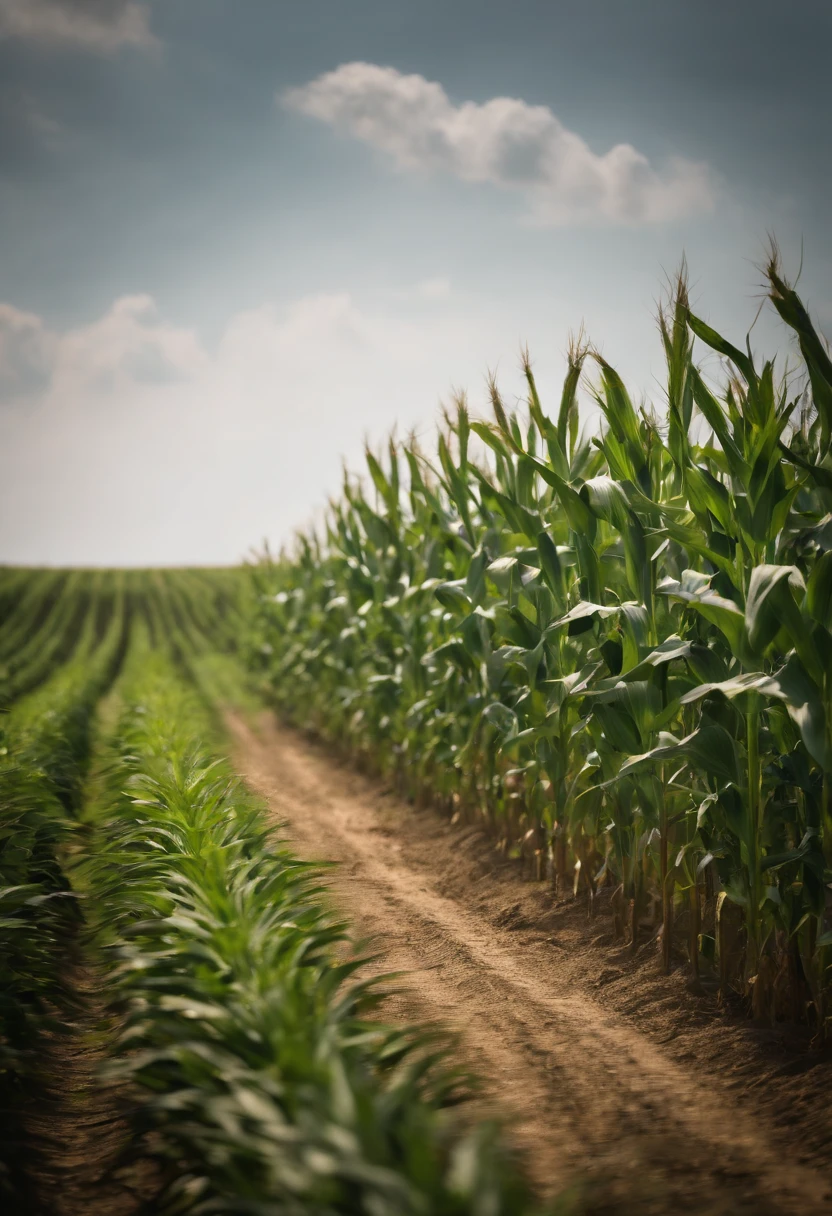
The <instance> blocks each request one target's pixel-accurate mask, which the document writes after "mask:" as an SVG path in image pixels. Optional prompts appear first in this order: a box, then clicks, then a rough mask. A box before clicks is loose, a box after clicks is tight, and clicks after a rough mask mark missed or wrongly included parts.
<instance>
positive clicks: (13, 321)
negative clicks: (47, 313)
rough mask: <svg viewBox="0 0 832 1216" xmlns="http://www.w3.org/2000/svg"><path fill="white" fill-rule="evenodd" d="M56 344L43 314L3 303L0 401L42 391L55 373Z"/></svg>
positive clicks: (0, 344) (0, 317) (1, 309)
mask: <svg viewBox="0 0 832 1216" xmlns="http://www.w3.org/2000/svg"><path fill="white" fill-rule="evenodd" d="M54 347H55V339H54V336H53V335H51V334H49V333H48V332H47V330H46V327H45V326H44V324H43V322H42V321H41V319H40V317H36V316H34V315H33V314H32V313H28V312H21V311H20V310H19V309H17V308H13V307H12V306H11V304H2V303H0V401H3V400H6V401H14V400H17V399H18V398H21V397H32V396H35V395H37V394H38V393H41V392H43V390H44V389H45V388H46V387H47V385H48V384H49V381H50V379H51V376H52V366H53V360H54Z"/></svg>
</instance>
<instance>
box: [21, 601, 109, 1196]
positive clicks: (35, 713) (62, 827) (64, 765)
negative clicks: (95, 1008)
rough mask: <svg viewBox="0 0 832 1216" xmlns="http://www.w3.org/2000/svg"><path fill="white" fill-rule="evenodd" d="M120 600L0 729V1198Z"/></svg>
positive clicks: (62, 1004) (55, 964) (54, 948)
mask: <svg viewBox="0 0 832 1216" xmlns="http://www.w3.org/2000/svg"><path fill="white" fill-rule="evenodd" d="M127 627H128V619H127V611H126V604H125V599H124V596H123V595H122V596H121V597H120V598H119V601H118V603H117V605H116V607H115V610H114V612H113V615H112V618H111V620H110V623H109V626H108V628H107V630H106V633H105V635H104V637H103V638H102V639H101V642H100V645H99V646H98V647H97V648H96V649H95V651H94V653H92V652H91V653H85V654H82V655H81V656H80V657H79V658H78V659H77V661H75V662H72V663H69V664H68V665H67V666H66V667H64V668H62V669H61V670H60V671H59V672H58V673H57V675H55V676H54V677H53V679H51V680H50V681H49V682H48V683H46V684H45V685H44V686H43V687H42V688H40V689H39V690H38V691H37V692H35V693H33V694H32V695H31V696H29V697H27V698H24V699H23V700H22V701H21V702H20V703H19V704H18V705H17V706H16V707H15V708H14V709H13V710H12V712H11V713H10V714H9V715H8V716H7V717H6V719H5V721H4V722H3V731H2V734H0V743H1V744H2V746H1V747H0V1129H2V1130H1V1133H0V1134H2V1137H3V1144H4V1153H3V1157H2V1162H1V1163H0V1195H3V1194H6V1197H7V1198H8V1199H9V1201H10V1202H11V1201H17V1202H19V1201H20V1188H21V1186H22V1185H23V1183H22V1181H21V1178H20V1176H19V1173H20V1170H21V1169H22V1168H23V1165H24V1163H25V1152H24V1151H23V1150H24V1149H25V1145H24V1144H22V1142H21V1131H22V1128H21V1123H20V1109H21V1106H22V1104H23V1102H24V1099H25V1098H27V1097H28V1096H31V1091H32V1086H33V1084H35V1083H37V1082H38V1081H39V1080H42V1078H41V1077H40V1069H39V1060H40V1055H41V1053H40V1043H41V1036H42V1034H43V1033H44V1030H45V1029H46V1028H47V1027H49V1026H50V1025H53V1026H54V1025H55V1024H56V1019H59V1018H60V1015H61V1013H62V1012H64V1013H65V1012H66V1010H67V1008H68V1006H69V1005H70V1004H71V991H70V989H69V987H68V986H67V983H66V974H65V962H66V944H67V940H68V939H69V938H70V937H71V936H72V935H73V933H74V932H75V929H76V928H77V925H78V923H79V912H78V907H77V903H76V901H75V899H74V896H73V893H72V889H71V885H70V883H69V881H68V878H67V876H66V873H65V868H64V852H65V849H66V846H67V843H68V841H69V839H70V838H71V835H72V832H73V830H74V828H75V826H76V824H75V815H76V814H77V811H78V809H79V806H80V803H81V798H82V792H83V783H84V777H85V773H86V770H87V765H88V762H89V757H90V750H91V745H92V732H93V719H94V713H95V707H96V704H97V702H98V700H99V698H100V697H101V695H102V694H103V693H104V692H105V691H106V689H107V688H108V687H109V685H110V684H111V683H112V680H113V679H114V677H115V675H116V672H117V671H118V668H119V665H120V663H121V658H122V655H123V653H124V647H125V645H126V639H127Z"/></svg>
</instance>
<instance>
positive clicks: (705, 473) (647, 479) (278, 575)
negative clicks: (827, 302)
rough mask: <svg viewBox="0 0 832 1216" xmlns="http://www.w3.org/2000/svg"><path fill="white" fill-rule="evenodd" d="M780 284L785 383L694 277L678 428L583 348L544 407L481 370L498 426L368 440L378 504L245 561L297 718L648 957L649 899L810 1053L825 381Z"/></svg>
mask: <svg viewBox="0 0 832 1216" xmlns="http://www.w3.org/2000/svg"><path fill="white" fill-rule="evenodd" d="M767 283H768V299H769V301H770V303H771V305H773V307H774V308H775V309H776V311H777V313H778V314H779V316H780V318H782V321H783V322H785V325H786V327H787V328H788V330H789V331H790V333H791V335H792V337H793V339H795V341H796V345H797V347H798V349H799V356H800V367H799V369H798V372H799V374H795V373H794V372H789V371H788V369H785V370H783V371H779V370H777V369H776V367H775V362H774V360H768V361H765V362H764V363H763V364H762V366H759V365H758V362H757V361H756V360H755V358H754V356H753V354H752V351H751V347H750V345H749V344H748V342H746V349H744V350H743V349H741V348H740V347H739V346H735V345H733V344H732V343H731V342H729V341H728V340H727V339H725V338H724V337H722V336H721V335H720V334H719V333H717V332H715V331H714V330H713V329H712V328H710V327H709V326H708V325H707V324H706V323H705V322H704V321H703V320H701V319H700V318H698V317H697V316H696V315H694V314H693V313H692V312H691V310H690V307H689V302H688V294H687V289H686V280H685V273H684V268H683V270H682V272H681V273H680V275H679V276H678V280H677V282H676V285H675V289H674V291H673V293H672V298H671V299H670V300H669V301H668V303H667V305H666V306H665V307H664V308H663V310H662V312H661V316H660V335H661V341H662V344H663V349H664V354H665V358H666V366H667V381H666V385H667V387H666V397H667V400H666V406H665V409H664V413H663V414H661V415H660V414H659V413H657V412H655V411H653V410H651V409H649V408H647V407H645V406H642V407H640V408H637V407H636V406H635V405H634V403H633V401H632V399H631V397H630V396H629V394H628V392H627V389H626V387H625V385H624V383H623V381H622V379H621V377H620V376H619V375H618V374H617V373H616V371H615V369H614V368H613V367H612V366H610V364H609V363H608V362H607V361H606V360H605V359H604V358H603V357H602V356H601V355H600V354H599V353H598V351H597V350H595V349H594V348H593V347H592V346H591V345H590V344H589V343H588V342H586V341H585V340H584V339H583V338H580V339H578V340H576V341H575V342H573V344H572V346H571V348H570V350H569V356H568V372H567V375H566V378H565V381H564V384H563V391H562V394H561V398H560V401H559V403H558V404H557V410H556V412H555V413H554V414H553V416H552V417H550V416H549V415H548V414H547V413H546V412H545V410H544V406H543V403H542V402H541V400H540V398H539V395H538V390H537V387H536V384H535V377H534V373H533V370H532V366H531V362H530V360H529V357H528V353H526V354H525V355H524V358H523V371H524V374H525V381H526V384H527V388H528V397H527V402H526V408H525V410H524V411H522V412H520V411H516V410H511V409H509V408H508V407H507V405H506V404H505V403H504V401H503V399H502V397H501V395H500V391H499V387H498V385H497V383H496V380H495V379H494V378H493V377H492V378H490V380H489V394H490V401H491V406H492V409H493V416H494V419H493V421H491V422H487V421H481V420H477V419H475V418H473V417H472V415H471V413H470V411H469V408H468V406H467V403H466V400H465V398H464V397H458V398H457V399H456V400H455V402H454V408H453V409H451V410H446V411H445V416H444V422H443V425H442V427H441V428H440V430H439V434H438V437H437V441H436V447H435V452H432V453H431V454H429V455H428V454H426V453H425V452H424V451H423V450H421V448H420V446H419V444H418V443H417V442H416V441H415V440H411V441H409V442H405V443H396V442H393V441H391V442H390V444H389V449H388V451H387V453H386V456H384V457H379V456H376V455H374V454H373V453H372V452H371V451H370V450H368V451H367V453H366V462H367V470H368V474H369V484H367V483H366V482H363V483H362V481H361V480H360V479H358V478H356V477H354V476H351V475H349V474H345V478H344V485H343V493H342V495H341V497H340V498H339V499H338V500H337V501H332V502H331V503H330V505H329V509H328V514H327V518H326V523H325V526H324V527H323V528H322V529H320V530H319V531H311V532H309V533H308V534H305V535H301V536H300V537H299V538H298V541H297V545H296V547H295V549H294V550H293V551H292V552H289V553H287V552H282V553H281V554H280V555H279V556H278V557H272V556H271V555H270V554H268V553H266V554H265V555H264V556H263V559H262V561H261V562H260V563H259V564H258V565H257V566H255V568H254V579H255V585H256V617H255V628H254V631H253V634H252V636H251V639H250V646H249V657H250V660H251V662H252V663H253V664H254V665H255V666H256V667H257V668H258V669H259V670H260V671H261V672H262V673H264V675H265V676H266V678H267V682H268V684H269V687H270V688H271V695H272V697H273V699H274V701H275V702H276V704H277V705H278V706H279V707H280V709H281V711H283V712H284V713H285V714H286V715H287V716H288V717H289V718H291V719H292V720H294V721H296V722H298V723H300V724H302V725H304V726H305V727H308V728H311V729H312V730H314V731H315V732H317V733H318V734H319V735H321V736H323V737H325V738H327V739H330V740H333V741H337V743H338V744H339V745H341V746H342V747H343V748H344V749H345V750H346V751H347V752H348V753H349V754H350V755H352V756H354V757H356V758H358V759H359V760H360V761H361V762H362V763H363V764H365V765H366V766H369V767H371V768H372V769H373V770H375V771H377V772H380V773H383V774H385V775H386V776H388V777H390V778H392V779H393V780H395V782H396V783H397V785H398V787H399V789H400V790H402V791H403V792H404V793H406V794H407V795H408V796H409V797H410V798H411V800H427V799H430V800H433V801H439V802H440V803H441V804H443V805H445V806H446V807H447V809H448V810H449V811H450V812H453V813H456V814H458V815H460V816H463V817H467V818H469V819H471V820H472V821H476V822H480V823H484V824H485V825H487V826H488V828H489V830H490V831H492V832H493V834H494V836H495V837H496V838H497V841H498V844H499V847H501V848H502V849H503V850H504V851H505V852H507V853H509V854H513V855H515V856H524V857H526V858H527V859H528V863H529V865H530V866H531V867H532V868H533V872H534V875H535V877H536V878H537V879H538V880H540V881H549V882H551V883H552V884H553V886H554V888H555V890H556V892H557V894H558V895H559V896H561V897H578V896H580V897H582V898H584V899H585V900H586V901H587V904H588V907H589V910H590V913H592V912H593V911H594V910H596V909H597V907H598V906H599V901H601V900H608V901H609V905H610V907H611V909H612V914H613V922H614V925H615V929H616V933H617V935H618V936H619V938H620V939H621V940H629V942H630V943H631V945H632V947H633V949H635V948H636V947H637V945H638V943H639V939H640V933H642V932H643V928H642V927H643V925H644V923H645V920H647V919H649V915H648V914H649V912H650V909H651V908H655V909H656V917H655V919H656V920H657V922H658V924H659V925H660V930H659V934H658V938H659V942H660V945H661V959H662V964H663V966H664V968H665V969H670V968H671V967H672V966H673V964H674V960H675V959H677V958H681V959H684V960H686V964H687V966H688V967H689V968H690V970H691V972H692V973H693V976H694V979H696V978H697V977H700V976H702V975H704V974H705V973H706V972H707V973H708V974H718V976H719V982H720V992H721V996H722V997H723V998H727V997H728V996H729V994H730V993H732V992H733V993H735V994H736V995H737V996H738V997H739V998H740V999H742V1000H744V1001H745V1002H746V1004H747V1007H748V1009H749V1012H751V1013H753V1014H754V1016H755V1017H757V1018H760V1019H763V1020H774V1019H778V1018H782V1019H790V1020H795V1019H797V1020H801V1019H806V1020H808V1021H809V1022H810V1023H811V1024H812V1025H813V1026H814V1027H815V1030H816V1033H817V1034H818V1036H821V1037H822V1036H823V1035H825V1034H826V1033H827V1032H828V1029H829V1024H830V1018H832V1009H830V1003H829V998H830V966H831V965H832V904H831V903H830V895H829V890H830V885H829V884H830V878H832V514H831V513H830V511H831V510H832V454H830V441H831V439H832V361H830V358H829V355H828V353H827V349H826V346H825V344H824V342H823V340H822V339H821V337H820V336H819V334H818V333H817V331H816V329H815V328H814V326H813V324H812V322H811V320H810V317H809V315H808V313H807V311H806V309H805V308H804V306H803V304H802V302H801V300H800V298H799V296H798V295H797V294H796V292H795V291H794V289H793V288H792V287H791V286H790V285H789V284H788V283H787V282H786V280H785V278H784V277H783V273H782V271H781V269H780V266H779V262H778V259H777V256H776V254H773V255H772V257H771V259H770V261H769V263H768V265H767ZM697 344H698V348H697ZM697 350H698V351H702V350H707V351H710V352H716V354H717V355H718V356H720V357H721V359H722V361H723V366H724V378H723V383H722V385H721V387H719V388H717V387H716V386H714V385H712V384H711V383H709V381H708V379H707V378H706V377H705V375H704V374H703V373H702V372H701V371H700V369H699V366H698V363H697V357H698V356H697ZM590 371H592V372H593V374H589V373H590ZM582 383H588V384H589V385H590V392H591V395H592V398H593V401H594V404H595V406H597V409H598V411H599V418H600V420H601V425H600V426H598V427H596V428H595V430H596V433H594V434H593V433H592V429H591V428H590V429H589V430H586V429H585V430H583V431H582V430H581V427H580V419H579V412H578V392H579V386H580V385H581V384H582ZM697 436H698V437H697Z"/></svg>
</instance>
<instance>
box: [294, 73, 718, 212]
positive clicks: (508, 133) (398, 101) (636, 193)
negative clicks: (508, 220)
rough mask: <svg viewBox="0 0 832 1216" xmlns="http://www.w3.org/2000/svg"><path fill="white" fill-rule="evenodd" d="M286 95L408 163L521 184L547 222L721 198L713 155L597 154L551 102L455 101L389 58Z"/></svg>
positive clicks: (416, 168)
mask: <svg viewBox="0 0 832 1216" xmlns="http://www.w3.org/2000/svg"><path fill="white" fill-rule="evenodd" d="M281 100H282V101H283V103H284V104H286V105H287V106H289V107H291V108H293V109H295V110H298V111H299V112H301V113H303V114H307V115H309V116H311V117H313V118H317V119H319V120H320V121H321V122H325V123H327V124H329V125H330V126H332V127H333V128H335V129H336V130H339V131H343V132H345V133H346V134H349V135H352V136H353V137H355V138H356V139H361V140H363V141H364V142H366V143H369V144H371V145H373V147H375V148H378V149H379V150H380V151H382V152H384V153H386V154H387V155H388V156H390V157H391V158H392V159H393V161H394V163H395V164H396V166H397V167H398V168H399V169H400V170H403V171H409V172H424V173H433V172H443V173H449V174H452V175H454V176H456V177H458V178H460V179H461V180H462V181H466V182H490V183H492V184H493V185H496V186H499V187H502V188H504V189H508V190H514V191H517V192H519V193H521V194H523V195H524V196H525V198H526V199H527V201H528V203H529V207H530V214H531V217H532V218H533V219H534V220H535V221H536V222H538V223H541V224H552V225H557V224H566V223H576V222H602V223H615V224H638V223H659V222H663V221H667V220H674V219H679V218H681V217H684V216H687V215H692V214H696V213H700V212H707V211H710V210H711V209H712V208H713V206H714V201H715V183H714V180H713V175H712V173H711V172H710V170H709V169H708V167H707V166H706V165H703V164H700V163H697V162H693V161H689V160H685V159H684V158H682V157H674V158H673V159H671V160H670V162H669V163H668V164H667V166H665V167H664V168H663V169H661V170H659V169H655V168H654V167H653V166H652V165H651V164H650V162H649V160H648V159H647V157H646V156H644V155H643V153H641V152H639V151H637V149H636V148H634V147H633V146H632V145H631V144H616V146H615V147H613V148H611V149H610V150H609V151H608V152H605V153H603V154H600V155H599V154H597V153H595V152H593V151H592V149H591V148H590V147H589V146H588V144H587V143H586V142H585V141H584V140H583V139H582V138H581V137H580V136H579V135H577V134H576V133H575V132H574V131H570V130H568V129H567V128H566V127H564V125H563V124H562V123H561V122H560V120H559V119H558V118H557V117H556V115H555V114H553V112H552V111H551V110H550V109H549V107H548V106H542V105H536V106H533V105H529V104H527V103H526V102H525V101H521V100H519V99H516V98H511V97H495V98H493V99H492V100H490V101H487V102H484V103H482V104H480V103H477V102H472V101H466V102H463V103H462V104H460V105H455V104H454V103H453V102H452V101H451V100H450V98H449V97H448V95H447V93H446V92H445V90H444V89H443V88H442V86H441V85H440V84H438V83H436V82H435V81H430V80H426V79H425V77H424V76H419V75H404V74H403V73H401V72H399V71H397V70H396V69H395V68H391V67H380V66H378V65H377V64H372V63H347V64H343V65H342V66H341V67H339V68H337V69H336V70H335V71H333V72H327V73H325V74H324V75H322V76H319V77H317V79H315V80H313V81H311V82H310V83H308V84H306V85H303V86H301V87H299V88H294V89H289V90H287V91H286V92H284V93H283V94H282V96H281Z"/></svg>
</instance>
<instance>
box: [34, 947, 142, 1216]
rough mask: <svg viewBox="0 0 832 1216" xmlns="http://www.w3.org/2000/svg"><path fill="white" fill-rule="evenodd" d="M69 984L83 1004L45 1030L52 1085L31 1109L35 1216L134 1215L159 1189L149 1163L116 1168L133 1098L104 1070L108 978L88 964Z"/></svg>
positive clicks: (76, 969) (108, 1026)
mask: <svg viewBox="0 0 832 1216" xmlns="http://www.w3.org/2000/svg"><path fill="white" fill-rule="evenodd" d="M69 982H70V984H71V986H72V988H73V989H74V992H75V996H76V999H77V1001H78V1008H77V1010H76V1011H75V1013H74V1015H73V1016H72V1017H71V1018H69V1019H68V1020H66V1021H64V1023H63V1029H62V1031H61V1032H60V1033H53V1034H47V1035H45V1036H44V1041H43V1049H42V1059H41V1064H42V1067H43V1073H44V1078H45V1083H44V1087H43V1089H42V1090H39V1091H38V1092H37V1093H36V1094H33V1095H32V1099H31V1101H30V1104H29V1106H28V1108H27V1109H25V1110H24V1112H23V1122H24V1127H25V1139H26V1141H27V1143H28V1147H29V1149H30V1152H31V1156H32V1158H33V1160H32V1162H31V1164H30V1165H29V1168H30V1170H31V1173H32V1177H31V1186H32V1198H31V1201H30V1208H29V1209H27V1210H29V1211H30V1214H31V1216H132V1214H133V1213H135V1212H136V1210H137V1209H138V1206H139V1203H140V1201H141V1199H142V1198H146V1197H147V1196H148V1195H150V1194H152V1193H153V1188H154V1184H155V1174H154V1172H153V1168H152V1166H150V1165H149V1164H140V1165H133V1166H132V1167H130V1168H128V1169H126V1170H124V1169H121V1170H120V1171H118V1172H117V1173H116V1174H113V1173H111V1171H112V1170H113V1167H114V1166H115V1165H116V1162H117V1159H118V1156H119V1153H120V1152H121V1150H122V1149H123V1148H124V1146H125V1144H126V1142H127V1141H128V1140H129V1138H130V1127H129V1124H128V1122H127V1120H126V1118H125V1105H126V1103H125V1096H124V1094H123V1093H122V1092H121V1090H120V1089H117V1088H115V1087H112V1086H108V1085H104V1084H103V1083H102V1082H101V1080H100V1077H99V1069H100V1067H101V1064H102V1063H103V1061H104V1059H105V1058H106V1056H107V1042H108V1039H109V1038H110V1036H111V1035H112V1026H111V1024H110V1022H109V1020H108V1018H107V1015H106V1013H105V1010H104V1008H103V1006H102V1003H101V998H100V987H101V979H100V977H99V976H97V975H95V974H94V973H93V972H91V971H90V970H89V968H87V967H85V966H84V965H83V964H81V963H75V964H73V966H72V967H71V974H70V976H69Z"/></svg>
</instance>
